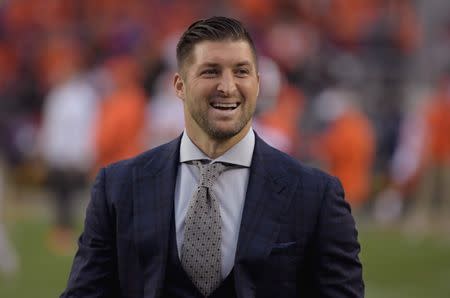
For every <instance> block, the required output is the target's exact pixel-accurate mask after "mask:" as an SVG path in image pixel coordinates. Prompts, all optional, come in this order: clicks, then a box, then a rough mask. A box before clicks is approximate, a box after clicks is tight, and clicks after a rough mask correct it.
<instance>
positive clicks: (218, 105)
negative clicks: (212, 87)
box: [212, 103, 238, 109]
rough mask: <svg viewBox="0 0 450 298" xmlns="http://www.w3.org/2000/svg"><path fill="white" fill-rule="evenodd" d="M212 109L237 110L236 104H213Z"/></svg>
mask: <svg viewBox="0 0 450 298" xmlns="http://www.w3.org/2000/svg"><path fill="white" fill-rule="evenodd" d="M212 106H213V107H214V108H225V109H234V108H237V106H238V105H237V103H213V104H212Z"/></svg>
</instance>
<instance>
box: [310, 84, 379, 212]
mask: <svg viewBox="0 0 450 298" xmlns="http://www.w3.org/2000/svg"><path fill="white" fill-rule="evenodd" d="M354 97H355V95H354V94H353V93H352V92H351V91H349V90H344V89H339V88H333V89H328V90H325V91H323V92H322V93H321V94H319V96H318V98H317V101H316V103H315V107H314V111H315V115H316V117H317V118H318V119H319V120H320V122H321V123H322V124H323V128H322V131H321V132H319V133H318V135H317V138H316V139H315V140H314V141H313V145H312V149H311V154H312V155H313V156H315V157H316V158H317V159H318V160H319V161H320V162H321V163H323V166H324V167H325V168H326V169H328V170H329V171H330V173H331V174H332V175H335V176H336V177H338V178H339V179H340V180H341V181H342V184H343V186H344V189H345V193H346V197H347V200H348V201H349V203H350V204H351V205H352V207H354V208H355V209H356V208H358V207H361V206H362V204H363V203H364V202H365V201H366V200H367V199H368V196H369V194H370V191H371V188H370V185H371V173H372V165H373V161H374V157H375V136H374V130H373V127H372V124H371V122H370V121H369V119H368V117H367V116H366V115H365V114H364V113H363V112H362V111H360V110H359V109H358V108H357V107H356V106H355V103H354Z"/></svg>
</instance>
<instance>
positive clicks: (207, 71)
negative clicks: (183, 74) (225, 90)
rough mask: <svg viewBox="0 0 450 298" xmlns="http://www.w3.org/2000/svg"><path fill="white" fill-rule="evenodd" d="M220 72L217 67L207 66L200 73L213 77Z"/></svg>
mask: <svg viewBox="0 0 450 298" xmlns="http://www.w3.org/2000/svg"><path fill="white" fill-rule="evenodd" d="M218 73H219V71H218V70H217V69H215V68H207V69H205V70H203V71H202V72H201V73H200V74H201V75H202V76H206V77H212V76H215V75H217V74H218Z"/></svg>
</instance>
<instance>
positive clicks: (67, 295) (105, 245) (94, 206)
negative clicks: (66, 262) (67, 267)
mask: <svg viewBox="0 0 450 298" xmlns="http://www.w3.org/2000/svg"><path fill="white" fill-rule="evenodd" d="M105 184H106V170H105V169H102V170H101V171H100V173H99V174H98V176H97V178H96V180H95V183H94V186H93V188H92V193H91V200H90V202H89V204H88V207H87V210H86V219H85V223H84V231H83V233H82V234H81V236H80V238H79V240H78V251H77V253H76V255H75V258H74V261H73V265H72V270H71V272H70V276H69V281H68V284H67V288H66V290H65V291H64V293H63V294H62V295H61V296H60V297H61V298H89V297H116V295H118V293H119V290H118V289H117V286H118V284H119V283H118V277H117V276H118V273H117V261H116V257H115V256H116V246H115V243H116V241H115V234H114V231H115V228H114V226H115V223H114V213H113V210H112V207H111V206H109V205H108V201H107V195H106V191H105V190H106V185H105Z"/></svg>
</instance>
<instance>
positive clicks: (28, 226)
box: [0, 221, 72, 298]
mask: <svg viewBox="0 0 450 298" xmlns="http://www.w3.org/2000/svg"><path fill="white" fill-rule="evenodd" d="M48 229H49V224H48V223H46V222H43V221H27V222H17V223H15V224H14V225H13V226H12V227H10V229H9V234H10V238H11V240H12V242H13V243H14V246H15V247H16V250H17V251H18V254H19V258H20V271H19V274H18V275H17V276H15V277H8V278H6V279H5V278H3V279H2V278H1V276H0V297H3V298H21V297H24V298H25V297H35V298H50V297H59V294H61V292H62V290H63V288H64V285H65V284H66V280H67V276H68V272H69V269H70V265H71V262H72V257H61V256H55V255H53V254H51V253H50V252H49V251H48V250H47V248H46V245H45V236H46V234H47V231H48Z"/></svg>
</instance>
